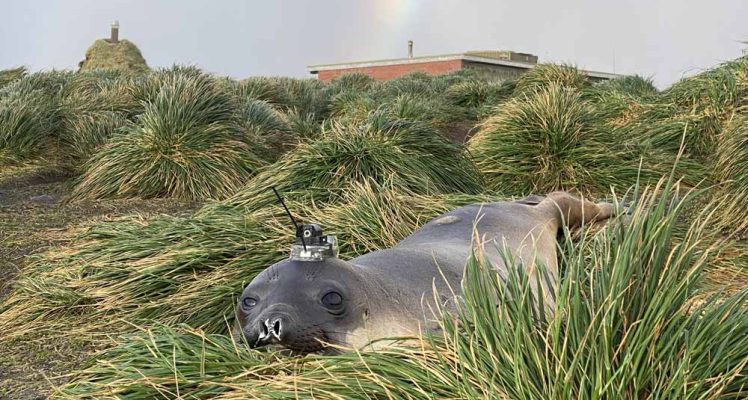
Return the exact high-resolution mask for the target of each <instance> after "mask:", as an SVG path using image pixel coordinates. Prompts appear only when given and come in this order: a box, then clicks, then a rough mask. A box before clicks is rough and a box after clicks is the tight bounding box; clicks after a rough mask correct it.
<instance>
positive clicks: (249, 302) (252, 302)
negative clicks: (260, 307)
mask: <svg viewBox="0 0 748 400" xmlns="http://www.w3.org/2000/svg"><path fill="white" fill-rule="evenodd" d="M255 305H257V300H255V299H253V298H251V297H245V298H244V299H243V300H242V306H244V308H245V309H247V310H248V309H250V308H252V307H254V306H255Z"/></svg>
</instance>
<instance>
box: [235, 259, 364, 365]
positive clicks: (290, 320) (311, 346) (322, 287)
mask: <svg viewBox="0 0 748 400" xmlns="http://www.w3.org/2000/svg"><path fill="white" fill-rule="evenodd" d="M366 296H367V290H366V284H365V282H363V281H362V279H361V276H360V275H359V273H358V271H357V270H356V269H355V268H354V267H353V266H352V265H351V264H349V263H348V262H345V261H343V260H340V259H338V258H335V257H332V258H325V259H323V260H319V261H298V260H294V259H293V258H292V259H288V260H284V261H281V262H279V263H277V264H274V265H272V266H270V267H269V268H267V269H265V271H263V272H262V273H260V274H259V275H257V277H255V279H254V280H253V281H252V282H251V283H250V284H249V285H248V286H247V287H246V288H245V289H244V292H243V293H242V295H241V297H240V298H239V302H238V304H237V308H236V310H237V311H236V317H237V318H236V319H237V328H238V329H240V330H241V335H242V336H243V337H244V339H246V341H247V343H248V344H249V345H250V346H252V347H260V346H265V345H271V344H277V345H280V346H282V347H286V348H289V349H291V350H293V351H295V352H300V353H310V352H335V351H336V350H335V348H334V347H330V346H329V344H332V345H339V346H346V347H347V346H354V345H356V343H353V341H354V340H352V336H351V334H352V332H354V331H355V330H356V329H357V328H359V327H361V326H362V325H363V324H364V322H365V321H364V320H365V319H366V316H367V315H368V308H367V303H368V302H367V298H366Z"/></svg>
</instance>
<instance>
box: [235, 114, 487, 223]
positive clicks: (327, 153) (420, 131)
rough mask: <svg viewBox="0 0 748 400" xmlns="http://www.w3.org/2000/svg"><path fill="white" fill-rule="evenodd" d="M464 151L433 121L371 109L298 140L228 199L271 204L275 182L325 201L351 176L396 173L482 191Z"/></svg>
mask: <svg viewBox="0 0 748 400" xmlns="http://www.w3.org/2000/svg"><path fill="white" fill-rule="evenodd" d="M461 151H462V147H461V146H460V145H457V144H455V143H453V142H451V141H450V140H449V139H446V138H445V137H443V136H442V135H441V134H439V132H438V131H437V130H436V129H434V128H433V127H432V126H431V125H430V124H427V123H422V122H413V121H408V120H402V119H392V118H390V117H389V116H388V115H387V114H386V113H382V112H373V113H370V114H369V116H368V117H367V120H366V121H365V122H363V123H360V124H359V123H349V124H337V123H334V124H332V126H331V127H329V129H326V131H325V132H323V133H322V135H321V137H320V138H318V139H317V140H314V141H310V142H303V143H300V144H299V145H298V146H297V147H296V148H295V149H294V151H293V152H290V153H288V154H286V155H285V156H284V157H283V158H281V159H280V160H279V161H278V162H277V163H275V164H273V165H271V166H270V167H268V168H267V169H265V170H263V171H262V172H261V173H260V174H258V175H257V176H256V177H255V178H253V179H252V180H251V181H250V182H248V183H247V185H245V187H244V188H242V189H241V190H240V191H238V192H237V193H236V194H235V195H234V196H232V197H231V198H229V199H227V200H226V201H225V202H224V205H228V206H230V207H234V208H236V207H239V208H245V209H249V210H254V209H258V208H261V207H263V206H265V205H267V204H273V203H274V202H275V200H274V197H273V196H272V193H270V192H268V188H270V187H272V186H275V187H277V188H278V190H279V191H281V192H282V193H289V194H292V193H294V192H299V191H301V192H303V193H305V194H312V196H313V197H314V198H315V199H316V200H318V201H327V200H329V199H331V198H334V197H335V196H336V195H337V192H338V191H339V190H340V189H342V188H345V187H347V186H348V185H350V184H351V183H352V182H364V181H366V180H369V179H373V180H374V181H376V182H379V183H383V182H385V181H387V180H390V179H394V180H395V183H396V185H397V186H398V187H400V188H402V189H404V190H408V191H412V192H413V193H419V194H428V193H459V192H462V193H469V194H477V193H480V192H481V190H482V189H481V184H480V177H479V176H478V174H477V171H476V170H475V167H474V166H473V164H472V162H471V161H470V160H469V159H467V158H465V157H464V156H463V155H462V153H461Z"/></svg>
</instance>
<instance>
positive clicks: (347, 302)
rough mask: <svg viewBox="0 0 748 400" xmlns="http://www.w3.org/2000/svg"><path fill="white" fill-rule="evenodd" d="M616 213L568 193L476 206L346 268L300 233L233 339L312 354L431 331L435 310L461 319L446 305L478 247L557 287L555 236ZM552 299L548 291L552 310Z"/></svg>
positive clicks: (270, 271) (258, 280)
mask: <svg viewBox="0 0 748 400" xmlns="http://www.w3.org/2000/svg"><path fill="white" fill-rule="evenodd" d="M613 209H614V208H613V206H612V205H611V204H595V203H591V202H588V201H584V200H581V199H578V198H576V197H574V196H572V195H570V194H568V193H565V192H553V193H550V194H549V195H547V196H545V197H542V196H531V197H528V198H526V199H524V200H520V201H516V202H496V203H484V204H473V205H469V206H465V207H461V208H458V209H456V210H454V211H451V212H448V213H446V214H443V215H441V216H439V217H437V218H436V219H434V220H432V221H430V222H429V223H427V224H426V225H424V226H423V227H422V228H421V229H419V230H418V231H416V232H415V233H413V234H412V235H410V236H408V237H407V238H405V239H404V240H403V241H401V242H400V243H398V244H397V245H396V246H394V247H392V248H390V249H384V250H379V251H374V252H371V253H368V254H365V255H362V256H360V257H356V258H354V259H351V260H348V261H344V260H341V259H339V258H337V251H336V247H335V243H334V237H332V236H322V233H321V230H320V229H319V227H318V226H317V225H303V226H301V227H299V229H298V230H297V243H296V244H295V245H294V247H293V250H292V254H291V257H290V258H289V259H286V260H284V261H281V262H279V263H276V264H274V265H271V266H270V267H268V268H267V269H265V270H264V271H263V272H262V273H260V274H259V275H257V277H255V279H254V280H253V281H252V282H251V283H250V284H249V285H248V286H247V287H246V288H245V290H244V292H243V293H242V295H241V297H240V298H239V302H238V305H237V312H236V314H237V315H236V316H237V325H236V329H237V337H238V338H242V339H243V340H246V341H247V343H249V345H250V346H253V347H259V346H264V345H280V346H282V347H285V348H288V349H291V350H292V351H294V352H301V353H309V352H326V351H329V352H333V351H338V350H334V349H335V348H340V347H347V348H361V347H363V346H365V345H366V344H367V343H370V342H371V341H373V340H377V339H382V338H390V337H403V336H412V335H416V334H418V333H419V331H420V332H422V331H425V330H429V329H434V328H435V327H436V326H435V323H434V319H435V318H434V315H433V312H432V310H433V309H435V306H436V304H434V303H435V301H440V302H443V303H452V305H449V304H447V305H446V307H444V308H445V309H446V310H448V311H451V312H454V311H455V310H456V308H455V306H454V302H453V301H450V299H452V298H453V297H452V293H453V292H454V293H455V294H456V295H457V296H459V295H460V281H461V279H462V275H463V271H464V267H465V264H466V261H467V259H468V257H469V256H470V254H471V251H473V247H474V246H480V247H481V248H482V252H483V254H484V256H485V258H486V260H487V261H489V262H490V263H491V264H492V265H493V266H494V267H495V268H497V269H498V270H499V273H500V274H501V276H507V275H506V266H505V263H504V258H503V257H502V255H501V254H500V253H501V251H500V249H507V250H509V252H510V253H511V254H512V256H513V257H515V259H518V260H521V261H522V263H521V265H522V266H523V268H526V269H527V272H528V275H530V276H531V277H532V276H534V275H533V274H537V273H538V272H537V271H538V270H537V268H536V267H537V265H538V264H542V265H544V266H545V270H546V272H545V273H544V277H543V279H541V281H544V282H549V285H555V284H556V283H557V280H558V266H557V254H556V253H557V251H556V249H557V234H558V232H559V229H561V228H562V227H563V225H564V224H566V225H568V226H569V227H575V226H579V225H581V224H583V223H591V222H595V221H602V220H605V219H607V218H609V217H610V216H611V215H612V213H613ZM475 238H477V239H478V243H476V240H474V239H475ZM532 281H535V280H534V279H533V280H532ZM532 289H533V290H537V287H534V286H533V287H532ZM434 290H436V292H437V296H434ZM553 290H554V288H553V287H546V288H544V290H543V293H545V302H546V304H547V305H549V306H552V305H553ZM445 295H449V297H447V296H445ZM440 306H445V304H440ZM330 345H333V346H330Z"/></svg>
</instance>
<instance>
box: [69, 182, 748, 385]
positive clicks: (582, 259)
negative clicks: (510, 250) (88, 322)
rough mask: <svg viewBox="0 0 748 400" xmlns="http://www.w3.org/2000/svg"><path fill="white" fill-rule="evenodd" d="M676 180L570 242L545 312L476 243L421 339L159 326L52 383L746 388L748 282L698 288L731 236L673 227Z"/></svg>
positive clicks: (699, 227)
mask: <svg viewBox="0 0 748 400" xmlns="http://www.w3.org/2000/svg"><path fill="white" fill-rule="evenodd" d="M672 190H673V188H672V187H671V186H670V184H665V185H664V187H663V188H662V190H658V189H657V188H655V189H654V190H651V191H650V190H644V191H642V192H641V193H635V196H634V199H635V200H634V201H635V204H636V205H635V206H634V208H633V209H632V212H631V215H630V218H629V220H628V222H627V223H622V221H616V222H614V223H612V224H610V225H609V226H608V227H607V228H605V229H604V230H603V231H602V232H598V233H597V234H591V233H589V232H588V233H587V234H583V235H582V236H581V238H580V239H579V240H577V241H574V242H572V241H566V242H565V245H564V256H563V258H562V260H563V262H562V266H563V269H564V271H565V273H564V276H563V278H562V279H561V283H560V286H559V287H558V289H557V292H556V308H555V310H546V311H547V312H546V311H542V310H543V307H542V306H541V305H540V304H539V301H542V300H539V299H542V295H539V296H538V297H535V296H534V295H532V294H531V293H532V292H531V291H530V290H529V288H530V285H531V281H532V278H530V277H528V275H527V274H526V273H525V272H524V268H522V267H521V266H516V267H514V268H510V273H509V276H507V277H501V276H499V274H498V273H497V272H496V271H495V270H494V269H493V268H492V267H491V266H490V265H487V264H486V263H485V262H484V261H482V258H481V254H480V252H477V253H476V255H475V256H474V257H473V258H471V259H470V260H468V262H467V266H466V275H465V278H464V280H463V283H462V286H463V294H464V297H463V298H464V302H463V303H462V304H463V306H462V308H461V311H460V313H459V315H458V316H457V317H456V318H455V317H452V316H445V317H444V318H443V319H442V320H441V325H442V328H443V331H442V332H441V333H439V334H435V335H433V336H426V337H423V338H421V339H420V340H416V342H415V343H414V344H416V346H415V347H402V345H401V346H396V347H391V348H388V349H384V350H381V351H376V352H365V353H348V354H344V355H340V356H330V357H321V356H313V357H305V358H284V357H280V356H279V355H276V354H272V353H264V352H257V351H252V350H248V349H246V348H244V347H241V346H237V345H234V344H233V342H232V341H231V339H230V338H229V337H225V336H219V335H206V334H205V333H203V332H200V331H195V330H192V329H189V328H178V329H173V328H168V327H158V328H156V329H154V330H143V331H141V332H138V333H135V334H133V335H129V336H127V337H121V338H119V339H117V340H115V342H114V344H115V347H113V348H112V349H110V350H106V351H105V352H103V353H102V354H100V355H99V356H98V357H97V360H95V361H92V362H91V363H90V364H89V366H88V367H87V368H85V369H84V370H82V371H80V372H79V373H78V374H77V376H76V377H75V379H74V380H73V382H71V383H70V384H68V385H66V386H64V387H62V388H60V390H59V391H58V392H57V395H56V397H59V398H66V396H67V397H71V398H72V397H74V398H107V397H116V398H144V397H155V396H167V397H173V396H174V395H176V394H177V393H178V396H182V397H193V398H220V399H239V398H288V397H292V398H320V397H325V398H341V399H342V398H345V399H354V398H372V397H375V398H379V397H381V398H393V397H394V398H405V399H416V398H460V399H478V398H544V399H587V398H590V399H591V398H650V397H655V396H656V397H657V398H665V399H697V398H712V399H732V398H741V397H744V396H745V395H746V391H747V390H748V375H746V374H745V371H746V366H747V364H748V315H747V314H746V313H745V308H744V306H745V303H746V301H748V292H746V291H745V290H742V291H740V292H739V293H737V294H735V295H733V296H729V297H726V298H723V299H720V300H718V299H717V298H707V299H706V300H705V301H703V302H701V303H700V304H695V303H693V302H692V301H691V300H690V299H691V298H692V296H693V295H698V293H699V289H698V286H697V285H696V282H697V281H698V280H699V277H700V275H701V274H702V272H703V270H704V268H705V267H706V266H707V265H708V260H709V253H710V252H711V251H715V250H718V249H719V247H720V246H721V245H720V244H718V243H716V244H712V245H709V246H708V249H707V251H697V250H696V249H697V248H699V247H700V241H701V240H702V239H704V236H703V234H704V233H705V228H706V226H708V224H709V223H710V216H709V212H705V213H703V214H702V215H701V216H700V217H699V218H696V219H695V220H694V222H693V223H692V224H691V225H690V226H689V227H688V228H687V230H686V234H685V235H684V237H683V238H682V240H676V237H675V235H674V233H675V232H676V230H677V229H676V226H677V225H678V223H677V221H678V216H679V214H680V213H681V212H682V211H683V209H684V206H685V205H686V204H687V202H688V201H689V200H690V199H691V198H692V196H693V194H689V195H686V197H685V199H682V200H674V199H673V197H672V196H669V193H671V191H672ZM507 260H508V262H510V263H511V261H509V260H511V257H510V256H509V255H507ZM510 265H511V264H510ZM550 311H552V312H550Z"/></svg>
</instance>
